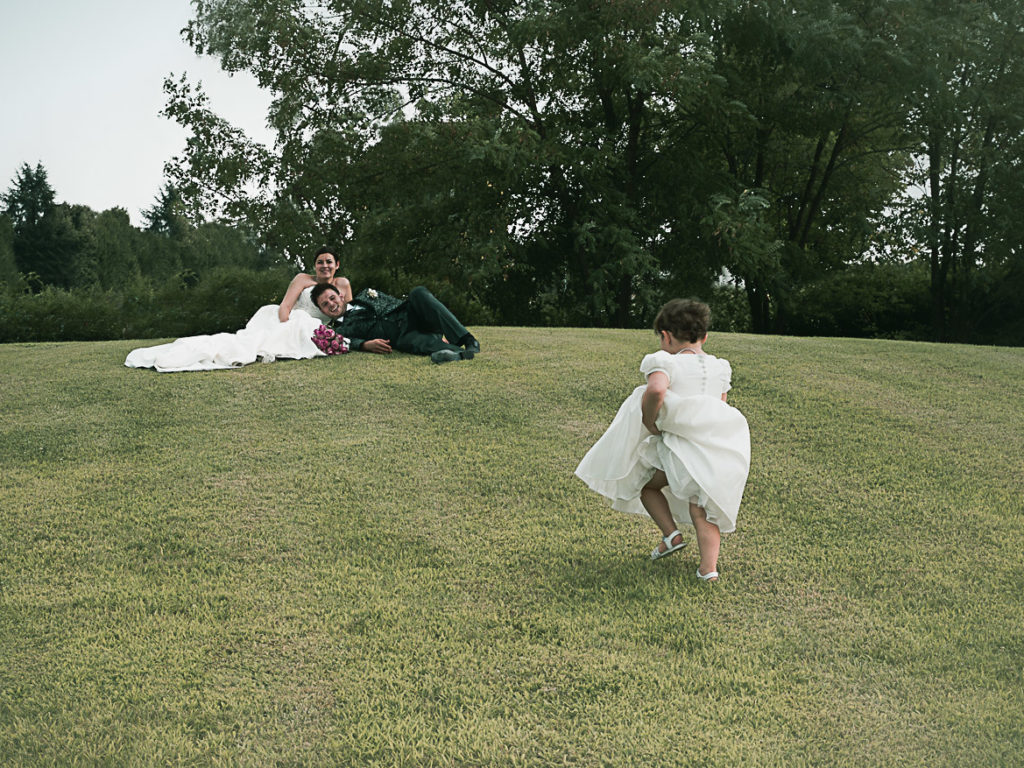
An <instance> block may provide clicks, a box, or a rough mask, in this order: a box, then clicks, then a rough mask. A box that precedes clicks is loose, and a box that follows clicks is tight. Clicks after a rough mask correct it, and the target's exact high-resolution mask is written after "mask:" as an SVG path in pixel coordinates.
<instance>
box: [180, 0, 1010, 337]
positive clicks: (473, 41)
mask: <svg viewBox="0 0 1024 768" xmlns="http://www.w3.org/2000/svg"><path fill="white" fill-rule="evenodd" d="M193 7H194V18H193V20H192V21H191V23H190V24H189V26H188V27H187V29H186V36H187V38H188V40H189V41H190V43H191V44H192V45H193V46H194V48H195V49H196V50H197V51H198V52H200V53H204V54H210V55H214V56H217V57H219V59H220V61H221V63H222V65H223V67H224V68H225V69H227V70H229V71H242V70H244V71H248V72H251V73H252V74H253V75H255V76H256V78H257V79H258V80H259V82H260V83H261V84H262V85H263V86H264V87H265V88H267V89H269V90H270V91H271V92H272V93H273V94H274V95H275V97H276V98H275V100H274V102H273V106H272V107H271V110H270V114H269V122H270V124H271V125H272V126H273V128H274V129H275V130H276V143H275V146H274V147H273V148H268V147H265V146H261V145H258V144H255V143H253V142H251V141H249V140H248V139H247V138H246V137H245V136H244V135H243V134H242V133H241V132H239V131H238V130H237V129H234V128H233V127H232V126H230V125H229V124H227V123H226V122H225V121H223V120H222V119H221V118H219V117H218V116H217V115H216V114H215V113H214V112H213V111H212V110H211V109H210V106H209V104H208V102H207V101H206V98H205V96H204V94H203V92H202V90H201V89H200V88H198V87H197V86H195V85H193V84H191V83H189V82H188V81H187V80H185V79H174V78H169V79H168V81H167V82H166V84H165V88H166V90H167V93H168V104H167V107H166V112H167V114H168V115H169V116H170V117H172V118H174V119H175V120H177V121H178V122H180V123H181V124H182V125H184V126H186V127H187V128H189V129H190V130H191V132H192V139H191V140H190V141H189V143H188V145H187V147H186V149H185V151H184V152H183V153H182V154H181V155H180V156H179V157H178V158H176V159H175V160H174V161H173V162H172V163H171V164H170V166H169V171H170V173H171V177H172V178H173V179H174V181H175V183H176V184H178V185H179V186H180V188H181V189H182V190H183V192H185V193H186V194H185V197H186V199H187V200H188V203H189V205H190V206H191V212H192V214H193V215H199V214H206V215H217V216H220V217H224V218H225V219H226V220H229V221H234V222H237V223H239V224H242V223H245V224H247V225H249V226H251V227H253V229H254V231H256V232H258V233H259V237H260V238H261V239H262V242H265V243H267V244H270V245H272V246H273V247H276V248H280V249H281V250H282V251H283V252H286V253H294V252H299V251H302V250H303V249H304V248H306V247H307V246H308V244H309V242H310V240H321V241H326V242H335V243H344V244H345V251H346V254H347V256H346V258H347V259H348V261H349V263H352V264H356V265H358V266H359V268H360V269H365V270H367V271H368V272H370V273H374V272H377V273H381V275H380V276H381V278H384V277H386V275H387V274H391V275H405V276H407V277H408V278H409V279H410V280H411V279H418V278H421V277H425V276H431V277H432V278H433V279H435V280H444V281H449V282H451V283H452V284H455V285H457V286H458V287H459V290H460V291H462V292H465V293H467V294H469V295H472V296H473V297H475V299H476V300H477V301H478V302H479V304H480V305H481V306H483V307H486V308H488V310H489V311H491V312H492V313H493V315H494V317H495V318H498V319H500V320H501V321H505V322H516V323H537V322H543V323H551V324H560V323H564V324H572V325H620V326H629V325H637V324H645V323H646V322H647V319H648V318H649V317H650V315H651V312H652V310H653V308H654V307H655V306H656V305H657V304H658V302H660V301H661V300H662V298H664V296H666V295H668V294H673V293H684V294H686V293H705V294H706V293H709V292H711V291H712V290H713V289H714V286H715V285H716V284H718V283H719V282H720V281H721V280H722V279H723V278H724V279H726V280H731V281H732V284H733V285H734V286H736V287H737V288H738V289H739V290H740V291H741V292H742V294H743V296H744V299H745V302H746V306H747V311H748V314H749V324H750V327H751V329H752V330H754V331H757V332H796V331H798V330H799V331H805V330H808V328H809V327H811V326H815V325H817V326H827V327H828V328H834V329H835V328H840V327H841V326H842V323H841V322H838V321H835V322H831V324H830V321H828V320H827V318H822V317H815V318H807V317H804V314H805V312H806V308H807V307H809V306H811V305H813V304H814V303H815V302H820V299H819V298H818V297H820V296H821V295H822V294H833V295H834V296H835V297H836V298H839V299H843V298H845V297H844V296H843V295H841V294H843V293H844V292H847V291H848V290H849V289H850V288H851V286H856V285H861V284H862V283H863V281H868V282H870V283H872V285H873V286H874V287H876V288H878V289H879V290H881V291H882V292H883V293H884V292H886V291H888V292H889V293H890V294H891V293H893V292H894V291H897V289H902V288H903V287H907V288H909V286H910V285H911V284H913V285H914V286H915V290H918V289H919V290H920V291H923V295H921V296H916V295H915V296H913V297H911V296H902V295H901V296H899V297H894V298H898V299H899V301H900V302H902V303H903V304H904V305H905V306H904V309H905V310H907V311H909V308H910V305H911V304H913V305H915V309H914V313H915V320H914V325H915V327H914V328H908V329H907V330H908V331H912V332H914V333H919V334H921V335H924V336H927V337H929V338H935V339H987V340H993V339H997V338H1000V337H1001V335H1006V334H1009V335H1010V336H1011V337H1013V338H1020V337H1021V333H1022V330H1021V325H1022V318H1021V315H1020V310H1019V309H1016V310H1015V309H1014V307H1015V306H1016V302H1014V301H1010V299H1011V298H1012V293H1013V291H1010V290H1009V288H1008V286H1011V285H1012V286H1014V288H1015V289H1019V288H1020V287H1021V285H1022V283H1021V281H1022V279H1024V276H1022V267H1021V248H1022V242H1024V219H1022V218H1021V217H1020V216H1018V215H1016V214H1015V212H1014V205H1015V204H1016V201H1017V200H1019V190H1020V189H1021V188H1022V186H1024V162H1022V161H1024V157H1022V153H1024V141H1022V139H1024V134H1022V128H1024V81H1022V78H1024V69H1022V66H1021V65H1022V56H1024V44H1022V43H1024V36H1022V33H1024V6H1021V5H1020V4H1019V3H1018V2H1016V0H970V1H967V0H942V1H941V2H936V1H935V0H771V1H768V0H743V1H742V2H735V0H528V1H526V2H523V0H515V2H513V1H512V0H461V1H459V2H450V1H449V0H345V1H344V2H342V1H340V0H336V1H334V2H327V1H325V2H316V3H294V2H291V0H198V1H197V2H195V3H193ZM869 265H875V266H877V269H876V268H874V267H873V266H869ZM854 278H856V279H854ZM893 281H895V283H893ZM859 293H861V294H863V296H862V298H863V299H864V301H865V302H866V303H867V304H871V303H872V301H873V300H872V297H873V296H875V295H876V293H875V292H873V291H867V292H865V291H859ZM919 302H923V304H924V308H923V310H920V311H919V310H918V309H917V308H916V304H917V303H919ZM875 303H877V302H875ZM843 309H844V310H846V311H845V312H844V317H847V318H848V317H849V315H850V312H849V310H855V309H856V307H851V306H846V307H844V308H843ZM863 312H868V313H870V312H871V307H868V306H865V307H864V308H863ZM855 314H856V313H855ZM918 315H921V316H918ZM811 321H813V322H811ZM869 324H870V323H869ZM828 328H826V329H825V330H828Z"/></svg>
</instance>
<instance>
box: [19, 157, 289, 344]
mask: <svg viewBox="0 0 1024 768" xmlns="http://www.w3.org/2000/svg"><path fill="white" fill-rule="evenodd" d="M182 208H183V206H182V202H181V196H180V195H179V194H178V192H177V190H175V189H174V187H173V186H171V185H166V186H165V187H164V188H163V189H162V190H161V191H160V193H159V194H158V195H157V197H156V200H155V201H154V203H153V205H152V207H150V208H148V209H147V210H146V211H144V215H143V219H144V225H143V226H142V227H141V228H140V227H135V226H133V225H132V224H131V221H130V220H129V217H128V213H127V211H125V210H124V209H123V208H112V209H110V210H106V211H102V212H97V211H94V210H92V209H91V208H89V207H88V206H85V205H77V204H68V203H58V202H56V192H55V190H54V189H53V188H52V187H51V185H50V183H49V179H48V178H47V173H46V169H45V168H44V167H43V165H42V164H41V163H39V164H37V165H35V166H30V165H28V164H24V165H22V166H21V168H20V169H18V171H17V173H16V175H15V177H14V178H13V179H12V180H11V184H10V186H9V188H8V189H7V190H6V192H3V193H2V194H0V343H2V342H11V341H42V340H98V339H115V338H153V337H161V336H177V335H192V334H198V333H211V332H216V331H221V330H237V329H238V328H240V327H241V326H242V325H244V324H245V321H246V320H247V319H248V318H249V316H250V315H251V314H252V311H253V310H254V309H255V308H256V307H258V306H260V305H261V304H267V303H271V302H274V301H278V300H279V299H280V297H281V294H282V293H283V291H284V287H285V286H286V285H287V281H288V280H289V279H290V278H291V276H292V275H293V274H294V267H293V266H291V265H286V264H284V262H283V261H282V260H281V259H280V258H279V257H276V256H274V255H273V254H270V253H268V252H267V251H266V250H265V249H263V248H261V247H260V246H259V245H258V243H256V242H255V241H254V240H253V239H252V238H251V237H250V236H249V235H247V234H245V233H244V231H242V230H240V229H238V228H236V227H233V226H230V225H228V224H225V223H221V222H202V223H199V224H194V223H192V222H191V221H189V220H188V219H187V218H186V217H185V216H184V215H183V213H182Z"/></svg>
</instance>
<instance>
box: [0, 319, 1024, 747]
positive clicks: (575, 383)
mask: <svg viewBox="0 0 1024 768" xmlns="http://www.w3.org/2000/svg"><path fill="white" fill-rule="evenodd" d="M477 330H478V334H477V335H478V336H479V338H480V339H481V342H482V344H483V354H482V355H480V356H479V357H477V359H476V360H474V361H472V362H465V363H453V364H448V365H444V366H431V365H430V364H429V363H428V362H427V361H426V360H425V359H424V358H416V357H410V356H405V355H397V354H396V355H394V356H392V357H391V358H390V359H389V358H384V357H380V356H376V355H369V354H361V353H356V354H350V355H347V356H344V357H341V358H329V359H317V360H311V361H288V362H278V363H275V364H273V365H260V364H257V365H252V366H248V367H246V368H243V369H240V370H234V371H222V372H205V373H180V374H157V373H155V372H152V371H140V370H131V369H126V368H124V367H123V365H122V363H123V361H124V357H125V355H126V354H127V353H128V351H129V350H130V349H131V348H133V347H134V346H139V345H141V344H142V343H139V342H136V343H133V342H98V343H67V344H15V345H4V346H0V413H2V414H3V416H2V421H0V470H2V481H0V762H2V763H3V764H4V765H5V766H36V765H304V766H305V765H325V766H328V765H331V766H333V765H360V766H374V765H379V766H394V765H409V766H427V765H437V766H447V765H474V766H476V765H488V766H490V765H495V766H505V765H507V766H514V765H515V766H534V765H536V766H547V765H563V764H564V765H585V766H591V765H609V766H625V765H652V766H661V765H665V766H669V765H698V766H701V765H703V766H740V765H742V766H761V765H785V766H791V765H851V766H869V765H897V764H898V765H901V766H937V765H956V766H960V765H971V766H987V765H993V766H1001V765H1011V764H1014V763H1018V764H1019V760H1020V756H1021V754H1024V714H1022V713H1024V680H1022V672H1021V659H1022V658H1024V603H1022V600H1021V595H1022V594H1024V558H1022V555H1021V552H1022V550H1024V525H1022V523H1024V519H1022V518H1024V502H1022V497H1024V479H1022V478H1024V350H1021V349H1008V348H984V347H965V346H952V345H941V346H940V345H931V344H922V343H911V342H886V341H861V340H846V339H821V338H818V339H806V338H782V337H761V336H748V335H733V334H714V333H712V336H711V338H710V340H709V343H708V347H707V348H708V351H709V352H711V353H713V354H717V355H720V356H723V357H726V358H728V359H729V360H730V361H731V362H732V364H733V370H734V382H733V383H734V387H735V388H734V390H733V392H732V393H730V403H732V404H733V405H735V406H736V407H738V408H739V409H740V410H742V411H743V412H744V414H745V415H746V416H747V419H748V421H749V423H750V428H751V435H752V444H753V459H752V467H751V474H750V480H749V484H748V486H747V490H746V494H745V497H744V503H743V506H742V507H741V509H740V517H739V523H738V529H737V531H736V533H734V534H731V535H728V536H725V537H724V540H723V546H722V557H721V560H720V566H721V567H720V570H721V572H722V578H721V580H720V581H719V582H718V583H717V584H715V585H707V584H701V583H698V582H697V581H696V579H695V578H694V576H693V571H694V567H695V559H696V548H695V546H694V545H693V544H692V542H691V544H690V547H689V548H688V549H687V550H685V551H684V552H683V553H682V554H681V555H676V556H675V557H673V558H669V559H668V560H665V561H662V562H658V563H653V564H652V563H649V562H648V561H647V553H648V552H649V551H650V549H651V548H652V547H653V546H654V545H655V544H656V543H657V533H656V529H655V526H654V524H653V523H652V522H650V521H649V520H646V519H640V518H634V517H629V516H625V515H621V514H619V513H616V512H614V511H612V510H610V509H607V508H606V507H605V506H604V505H603V503H602V502H601V500H600V499H599V498H598V497H597V496H595V495H594V494H592V493H590V492H589V491H588V490H587V489H586V488H585V487H584V486H583V484H582V483H580V482H579V481H578V480H576V479H575V478H574V477H573V475H572V472H573V469H574V468H575V466H576V463H577V462H578V461H579V459H580V458H581V457H582V455H583V454H584V452H585V451H586V450H587V448H588V447H589V446H590V445H591V444H592V443H593V442H594V440H595V439H596V438H597V437H598V436H599V435H600V434H601V433H602V431H603V430H604V428H605V427H606V426H607V425H608V423H609V422H610V421H611V419H612V416H613V415H614V413H615V410H616V409H617V407H618V405H619V403H620V402H621V401H622V399H623V398H624V397H625V396H626V395H627V394H628V393H629V391H630V390H631V389H632V388H633V387H634V386H636V385H637V384H639V383H641V377H640V374H639V372H638V366H639V362H640V359H641V357H642V356H643V355H644V354H646V353H647V352H650V351H653V350H654V349H655V348H656V343H655V338H654V335H653V334H652V333H650V332H644V331H613V330H581V329H574V330H558V329H522V328H480V329H477ZM143 343H145V344H150V343H154V342H143ZM687 534H688V535H689V536H690V537H691V539H692V532H689V531H688V532H687Z"/></svg>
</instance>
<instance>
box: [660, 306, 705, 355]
mask: <svg viewBox="0 0 1024 768" xmlns="http://www.w3.org/2000/svg"><path fill="white" fill-rule="evenodd" d="M710 326H711V307H709V306H708V305H707V304H705V303H704V302H703V301H698V300H697V299H672V301H670V302H669V303H668V304H666V305H665V306H663V307H662V308H661V310H660V311H659V312H658V316H657V317H655V318H654V330H655V332H656V333H659V334H660V333H661V332H662V331H668V332H669V333H671V334H672V335H673V336H675V337H676V339H678V340H679V341H689V342H690V343H691V344H692V343H694V342H695V341H699V340H700V339H703V338H704V337H705V336H707V334H708V328H709V327H710Z"/></svg>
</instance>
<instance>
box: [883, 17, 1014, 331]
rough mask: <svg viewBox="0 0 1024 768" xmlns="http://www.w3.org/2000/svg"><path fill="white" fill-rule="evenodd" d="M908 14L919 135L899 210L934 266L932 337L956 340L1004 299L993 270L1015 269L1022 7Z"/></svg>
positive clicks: (913, 243)
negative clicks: (996, 294) (916, 67)
mask: <svg viewBox="0 0 1024 768" xmlns="http://www.w3.org/2000/svg"><path fill="white" fill-rule="evenodd" d="M910 21H911V24H909V25H908V28H909V29H910V30H912V31H913V33H914V35H913V38H912V40H913V46H914V49H915V51H916V52H917V53H918V55H919V59H920V61H921V62H922V66H921V69H920V72H919V79H918V80H917V81H916V88H915V90H914V93H913V108H912V109H911V110H910V112H909V119H908V125H909V128H910V129H911V130H912V131H913V132H914V134H915V136H916V137H917V141H918V145H917V152H916V162H915V163H914V164H913V165H912V166H911V167H910V169H909V171H908V173H907V175H906V182H907V184H908V186H910V187H911V188H912V190H914V192H915V193H914V194H909V195H906V196H904V198H903V199H902V201H901V204H900V206H899V208H898V219H899V222H900V224H901V225H902V230H903V232H904V233H905V236H906V238H907V244H906V251H907V252H908V253H916V254H920V256H919V257H920V258H922V259H924V260H925V261H926V262H927V264H928V267H929V270H930V275H931V285H930V288H931V298H932V326H933V333H934V336H935V338H936V339H937V340H947V339H961V340H963V339H967V338H970V337H971V334H972V332H973V329H974V327H975V326H977V325H978V324H979V323H980V324H982V325H989V326H990V325H991V320H990V319H988V318H986V315H987V314H988V313H990V312H992V311H993V309H994V307H996V306H1000V304H999V303H993V302H991V301H990V300H989V295H990V294H991V292H992V291H993V290H995V289H996V286H997V285H998V282H995V281H993V280H992V276H993V275H995V274H1008V275H1013V274H1018V270H1017V269H1016V268H1015V266H1014V263H1017V264H1019V262H1020V260H1021V259H1022V258H1024V253H1022V250H1024V245H1022V244H1024V228H1022V226H1021V224H1020V221H1021V217H1020V213H1019V207H1020V190H1021V189H1022V188H1024V139H1022V136H1024V66H1022V65H1024V62H1022V60H1021V54H1020V51H1021V50H1022V49H1024V9H1022V7H1021V6H1020V4H1018V3H1016V2H1012V1H1010V0H985V1H979V2H974V3H959V2H941V3H935V4H928V5H923V4H922V5H919V6H916V7H915V15H914V16H913V18H912V19H911V20H910ZM908 34H909V33H908ZM986 267H987V268H988V269H989V274H987V275H986V274H982V270H983V269H984V268H986Z"/></svg>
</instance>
